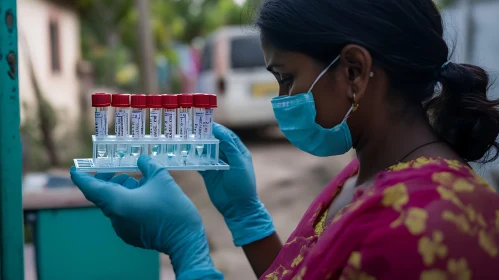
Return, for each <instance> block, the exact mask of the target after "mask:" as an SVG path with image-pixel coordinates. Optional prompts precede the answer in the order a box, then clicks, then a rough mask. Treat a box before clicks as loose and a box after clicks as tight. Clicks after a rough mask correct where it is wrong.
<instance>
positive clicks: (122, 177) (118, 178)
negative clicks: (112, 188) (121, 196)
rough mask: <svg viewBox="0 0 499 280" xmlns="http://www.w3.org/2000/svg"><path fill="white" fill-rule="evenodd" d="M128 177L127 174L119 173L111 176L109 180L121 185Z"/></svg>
mask: <svg viewBox="0 0 499 280" xmlns="http://www.w3.org/2000/svg"><path fill="white" fill-rule="evenodd" d="M128 178H130V176H129V175H128V174H120V175H118V176H116V177H113V178H111V180H109V182H110V183H115V184H119V185H123V183H125V181H126V180H128Z"/></svg>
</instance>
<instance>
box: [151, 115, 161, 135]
mask: <svg viewBox="0 0 499 280" xmlns="http://www.w3.org/2000/svg"><path fill="white" fill-rule="evenodd" d="M149 116H150V117H149V118H150V120H149V127H150V134H151V137H155V138H157V137H159V136H160V135H161V111H160V110H153V109H151V113H150V114H149Z"/></svg>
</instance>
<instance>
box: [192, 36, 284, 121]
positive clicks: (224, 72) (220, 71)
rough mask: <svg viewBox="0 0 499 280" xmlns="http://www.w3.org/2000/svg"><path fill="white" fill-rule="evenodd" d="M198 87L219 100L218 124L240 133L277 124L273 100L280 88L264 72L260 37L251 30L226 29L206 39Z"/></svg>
mask: <svg viewBox="0 0 499 280" xmlns="http://www.w3.org/2000/svg"><path fill="white" fill-rule="evenodd" d="M197 86H198V92H206V93H215V94H216V95H217V96H218V108H217V109H216V111H215V114H216V115H215V121H216V122H218V123H221V124H223V125H225V126H228V127H230V128H239V129H241V128H244V129H254V128H263V127H266V126H270V125H274V124H276V121H275V118H274V113H273V111H272V106H271V104H270V100H271V98H272V97H275V96H277V95H278V93H279V85H278V83H277V81H276V80H275V78H274V76H273V75H272V74H270V73H269V72H268V71H267V70H266V69H265V62H264V59H263V53H262V51H261V49H260V37H259V34H258V32H257V31H256V30H255V29H254V28H252V27H245V26H237V27H223V28H221V29H218V30H217V31H216V32H214V33H213V34H212V35H210V36H209V37H208V38H207V39H206V42H205V45H204V47H203V50H202V53H201V73H200V75H199V78H198V83H197Z"/></svg>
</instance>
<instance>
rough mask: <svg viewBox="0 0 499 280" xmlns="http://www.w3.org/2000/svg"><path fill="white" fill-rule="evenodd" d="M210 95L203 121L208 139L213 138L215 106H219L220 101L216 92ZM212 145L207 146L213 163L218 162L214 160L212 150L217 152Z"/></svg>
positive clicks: (209, 157) (204, 131) (205, 135)
mask: <svg viewBox="0 0 499 280" xmlns="http://www.w3.org/2000/svg"><path fill="white" fill-rule="evenodd" d="M208 96H209V99H210V101H209V104H210V105H209V106H208V108H206V110H205V115H204V122H203V137H204V138H207V139H211V138H213V120H214V115H215V114H214V112H215V108H217V107H218V102H217V96H216V95H215V94H208ZM211 149H212V145H208V148H207V151H206V153H207V155H208V159H209V161H210V162H211V163H216V162H213V159H214V155H212V152H215V151H212V150H211Z"/></svg>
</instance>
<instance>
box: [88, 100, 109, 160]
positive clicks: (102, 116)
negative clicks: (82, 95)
mask: <svg viewBox="0 0 499 280" xmlns="http://www.w3.org/2000/svg"><path fill="white" fill-rule="evenodd" d="M109 106H111V95H110V94H107V93H94V94H92V107H94V108H95V137H97V139H104V138H105V137H106V136H108V133H109V125H108V109H109ZM108 155H109V154H108V147H107V145H105V144H98V145H97V151H96V160H97V162H96V163H97V164H100V163H101V161H102V160H104V159H107V158H108Z"/></svg>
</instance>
